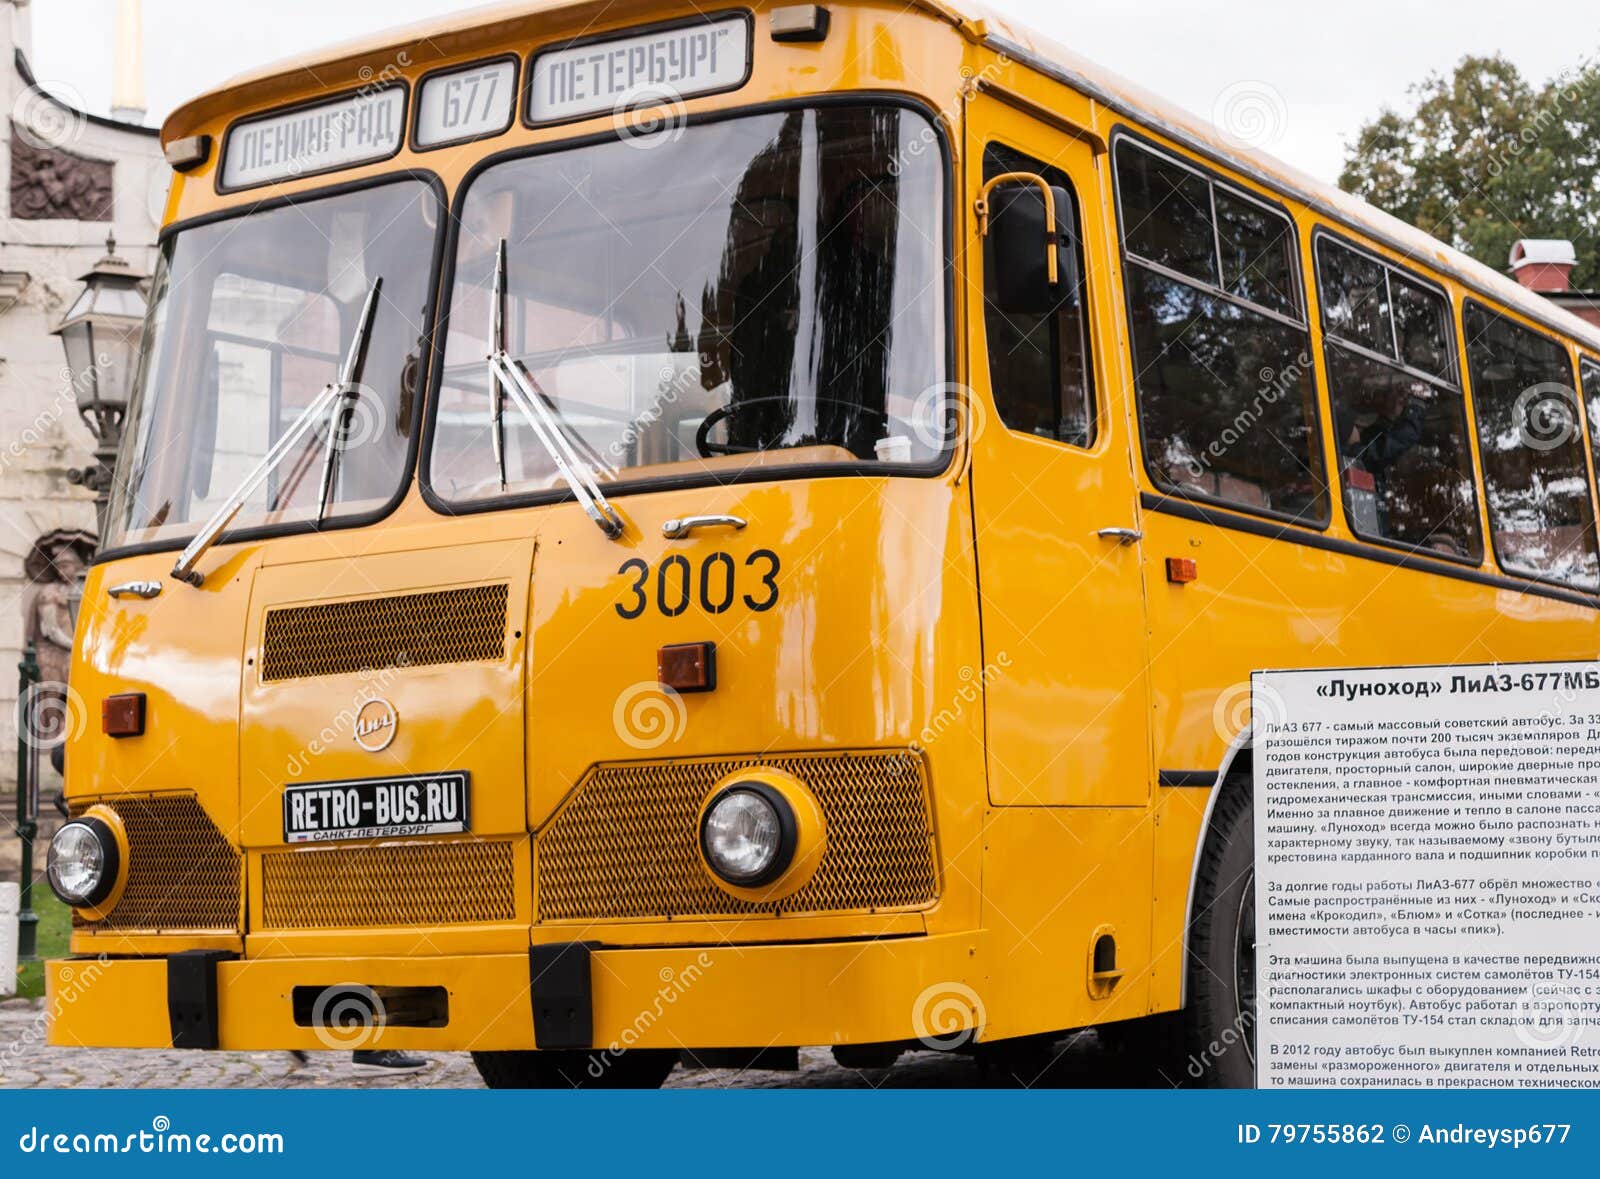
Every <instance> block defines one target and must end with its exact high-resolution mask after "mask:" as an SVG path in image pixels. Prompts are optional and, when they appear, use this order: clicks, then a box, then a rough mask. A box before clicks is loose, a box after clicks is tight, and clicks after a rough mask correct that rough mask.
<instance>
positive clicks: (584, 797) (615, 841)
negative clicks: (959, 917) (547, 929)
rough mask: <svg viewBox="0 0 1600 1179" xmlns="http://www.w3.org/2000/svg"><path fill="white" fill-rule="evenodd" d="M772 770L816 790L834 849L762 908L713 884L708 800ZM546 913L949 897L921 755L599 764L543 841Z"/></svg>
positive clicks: (820, 907) (674, 913)
mask: <svg viewBox="0 0 1600 1179" xmlns="http://www.w3.org/2000/svg"><path fill="white" fill-rule="evenodd" d="M757 765H761V766H770V767H771V768H773V769H778V770H783V771H786V772H787V773H790V774H793V775H794V776H795V777H796V778H798V779H800V781H802V782H804V783H805V784H806V785H807V786H808V787H810V788H811V791H812V792H813V793H814V794H815V795H816V797H817V801H818V802H819V803H820V804H821V806H822V811H823V815H824V817H825V820H826V822H827V832H828V848H827V851H826V852H825V853H824V855H823V857H822V862H821V863H820V864H818V865H817V871H816V875H815V876H813V877H812V878H811V880H810V881H808V882H807V883H806V885H805V887H804V888H802V889H800V890H799V891H798V892H796V893H795V894H794V895H792V896H789V897H785V898H784V899H783V900H780V901H776V902H771V903H766V904H754V903H751V902H748V901H743V900H739V899H737V898H735V897H732V896H729V895H728V894H727V893H725V892H723V891H722V889H720V888H718V887H717V886H716V885H715V884H713V883H712V881H711V879H710V877H709V876H707V874H706V871H705V869H704V867H702V866H701V863H700V858H699V853H698V851H697V849H696V839H697V832H696V822H697V820H698V817H699V813H700V806H701V803H702V802H704V800H705V797H706V795H707V794H708V793H709V792H710V790H711V788H712V786H713V785H715V784H716V783H717V781H719V780H720V779H721V778H723V777H725V776H726V775H728V774H731V773H733V772H735V771H737V770H741V769H749V768H751V767H753V766H757ZM536 878H537V880H538V896H539V902H538V909H539V918H540V920H543V921H579V920H589V921H593V920H606V919H617V918H628V917H691V916H730V915H739V914H755V913H774V912H782V913H820V912H837V911H844V910H861V909H904V908H913V907H917V906H921V905H926V904H929V903H930V902H932V901H933V900H934V899H935V898H936V896H937V895H938V877H937V873H936V870H935V860H934V842H933V823H932V816H931V814H930V812H929V809H928V792H927V783H926V781H925V780H924V777H923V768H922V759H921V758H920V757H917V756H916V755H915V754H912V753H909V752H892V753H864V754H851V753H839V754H818V755H791V756H776V757H763V758H753V757H752V758H737V759H724V760H706V761H699V760H696V761H673V762H658V763H645V764H638V763H631V764H625V765H605V766H599V767H597V768H595V769H594V770H592V771H590V773H589V774H588V776H587V777H586V778H585V779H584V781H583V782H582V784H581V785H580V786H579V787H578V790H577V791H576V793H575V796H574V797H573V799H572V801H571V802H569V803H568V804H567V805H566V807H565V808H564V809H563V810H562V811H561V812H560V814H558V815H557V816H556V818H555V820H554V821H553V822H552V824H551V825H550V828H549V829H548V830H547V831H546V832H545V833H544V834H543V835H542V836H541V837H540V839H539V843H538V870H537V873H536Z"/></svg>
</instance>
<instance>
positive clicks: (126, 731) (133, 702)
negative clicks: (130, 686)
mask: <svg viewBox="0 0 1600 1179" xmlns="http://www.w3.org/2000/svg"><path fill="white" fill-rule="evenodd" d="M100 728H101V729H102V730H104V732H105V734H106V736H108V737H139V736H143V735H144V693H143V692H122V693H120V694H118V695H116V696H107V697H106V698H105V699H104V700H102V701H100Z"/></svg>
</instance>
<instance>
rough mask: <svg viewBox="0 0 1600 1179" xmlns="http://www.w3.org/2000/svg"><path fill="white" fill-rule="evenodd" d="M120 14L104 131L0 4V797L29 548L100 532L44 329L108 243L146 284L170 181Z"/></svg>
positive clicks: (17, 6)
mask: <svg viewBox="0 0 1600 1179" xmlns="http://www.w3.org/2000/svg"><path fill="white" fill-rule="evenodd" d="M119 2H120V4H121V5H122V7H121V8H120V9H119V13H118V16H119V20H118V22H117V29H115V30H114V29H112V28H110V27H106V28H103V29H95V28H87V29H85V30H83V36H85V37H86V38H87V37H99V36H104V37H106V38H108V39H110V38H112V37H114V36H115V37H117V45H118V54H117V62H118V64H117V77H116V90H117V98H116V102H115V107H116V114H117V116H118V117H117V118H107V117H101V116H98V115H91V114H89V113H87V112H85V111H82V110H79V109H77V108H76V106H74V105H73V104H72V102H71V95H72V94H73V93H75V92H74V90H73V88H72V80H71V79H70V78H60V79H52V78H50V77H37V78H36V76H35V73H34V69H33V66H32V63H31V60H30V48H31V43H30V17H31V12H30V9H29V4H28V0H0V175H4V176H5V177H6V185H5V188H4V190H3V192H0V791H4V790H6V789H8V788H9V786H10V784H11V782H12V781H13V780H14V778H15V768H16V756H15V741H16V733H15V698H16V688H17V671H16V669H17V662H18V658H19V655H20V652H21V645H22V635H23V630H24V619H25V617H26V616H27V614H28V613H29V612H30V611H31V609H32V605H33V598H34V595H35V593H36V591H37V582H38V581H39V580H40V577H41V570H40V562H39V556H38V549H37V546H36V542H37V541H38V540H39V539H40V538H41V537H44V536H48V535H50V534H52V533H56V532H57V531H58V530H59V531H60V532H61V533H63V534H64V535H67V536H70V535H72V534H76V533H82V534H92V532H93V530H94V528H95V514H94V506H93V496H92V495H91V494H90V493H89V492H88V491H86V490H84V489H83V488H82V487H79V486H75V485H74V484H73V483H71V482H69V479H68V475H69V472H71V471H74V470H76V469H81V468H83V467H85V466H87V465H89V464H90V463H91V461H92V459H93V454H92V451H93V448H94V442H95V440H94V436H93V435H92V434H91V432H90V431H89V430H88V429H87V428H86V427H85V426H84V424H83V422H82V421H81V420H80V419H79V416H78V412H77V408H76V404H75V401H74V397H73V390H72V384H71V381H70V380H69V379H68V377H67V375H66V372H65V354H64V353H63V351H62V347H61V341H60V340H59V339H58V338H57V337H56V336H53V335H51V334H50V333H51V329H52V328H54V327H55V326H56V324H57V323H58V322H59V321H60V319H61V317H62V314H63V313H64V312H65V311H66V309H67V308H68V307H69V306H70V305H71V304H72V302H73V300H74V299H75V298H76V296H77V295H78V293H79V292H80V291H81V290H82V289H83V285H82V283H81V282H80V281H79V279H80V277H81V276H82V275H83V274H84V273H85V272H86V271H88V270H90V269H91V268H92V267H93V266H94V265H95V263H96V261H97V260H98V259H100V258H101V257H102V256H103V255H104V254H105V253H106V242H107V238H108V237H114V238H115V240H116V252H117V254H118V255H119V256H121V257H123V258H126V259H127V260H128V261H129V262H130V263H131V264H132V265H133V266H136V267H138V268H140V269H141V270H142V271H144V272H146V273H148V271H149V270H150V268H151V266H152V265H153V263H154V261H155V242H156V234H157V230H158V228H159V226H160V220H161V210H162V206H163V204H164V202H165V199H166V191H167V184H168V179H169V177H170V172H169V170H168V169H167V166H166V164H165V162H164V161H163V159H162V156H161V146H160V142H159V140H158V139H157V137H156V129H155V128H153V127H144V126H141V125H138V123H137V121H136V120H138V119H141V118H142V117H143V116H142V111H140V110H139V108H140V107H142V105H143V97H142V92H143V84H142V77H141V66H140V62H139V56H140V52H139V44H138V27H139V25H138V22H139V16H140V13H139V8H138V0H119ZM56 68H59V67H56ZM52 90H53V91H54V93H52ZM84 539H86V537H85V538H84ZM52 575H53V574H52V571H51V570H49V569H45V570H44V571H43V572H42V577H44V578H48V577H50V576H52ZM84 719H85V720H87V719H88V718H84Z"/></svg>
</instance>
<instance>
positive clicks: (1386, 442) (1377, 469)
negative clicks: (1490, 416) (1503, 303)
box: [1316, 234, 1483, 564]
mask: <svg viewBox="0 0 1600 1179" xmlns="http://www.w3.org/2000/svg"><path fill="white" fill-rule="evenodd" d="M1316 253H1317V284H1318V285H1317V290H1318V291H1319V292H1320V294H1321V296H1322V315H1323V348H1324V351H1325V354H1326V356H1327V362H1328V397H1329V400H1330V401H1331V403H1332V406H1333V428H1334V435H1335V437H1336V438H1337V440H1338V447H1339V450H1338V458H1339V473H1340V478H1341V479H1342V481H1343V484H1344V504H1345V516H1346V518H1347V519H1348V520H1349V522H1350V528H1351V530H1352V531H1353V532H1355V534H1356V535H1357V536H1360V537H1362V538H1363V539H1365V540H1374V541H1378V542H1379V543H1384V544H1397V545H1404V546H1407V547H1410V548H1417V549H1423V550H1426V551H1429V552H1436V553H1442V554H1444V555H1445V556H1449V557H1457V558H1460V559H1462V560H1468V561H1471V562H1473V563H1474V564H1476V563H1477V562H1479V561H1481V560H1482V559H1483V536H1482V532H1481V529H1480V528H1479V526H1478V488H1477V483H1476V481H1475V480H1474V478H1473V473H1472V452H1471V448H1470V446H1469V445H1468V443H1467V409H1466V401H1465V398H1464V397H1463V396H1462V394H1461V383H1460V380H1459V379H1458V378H1457V376H1456V365H1455V363H1454V360H1453V357H1454V354H1455V347H1454V333H1453V332H1452V331H1451V327H1450V319H1451V316H1450V303H1449V300H1448V299H1446V297H1445V296H1444V295H1443V294H1442V293H1441V292H1439V291H1438V290H1435V289H1432V288H1429V287H1426V286H1423V285H1422V284H1421V283H1419V282H1416V281H1414V280H1412V279H1410V278H1408V277H1407V276H1406V274H1405V272H1403V271H1401V270H1399V269H1398V268H1396V267H1394V266H1391V265H1389V264H1388V263H1387V262H1384V261H1382V260H1380V259H1378V258H1377V257H1374V256H1372V255H1370V254H1367V253H1365V252H1363V251H1360V250H1357V249H1354V248H1352V247H1350V246H1347V245H1344V244H1343V243H1341V242H1338V241H1335V240H1334V239H1333V238H1330V237H1328V236H1326V235H1323V234H1319V235H1318V236H1317V240H1316Z"/></svg>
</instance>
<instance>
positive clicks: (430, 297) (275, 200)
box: [90, 168, 448, 565]
mask: <svg viewBox="0 0 1600 1179" xmlns="http://www.w3.org/2000/svg"><path fill="white" fill-rule="evenodd" d="M415 180H420V181H422V182H423V183H424V184H425V185H426V186H427V187H428V189H429V190H430V191H431V192H432V193H433V196H434V198H435V200H436V202H437V213H438V220H439V222H440V223H439V224H438V225H436V226H435V228H434V231H433V256H432V262H431V270H430V273H431V274H432V275H433V281H432V282H430V283H429V284H428V288H427V304H426V305H425V307H424V309H423V319H422V322H423V338H422V341H421V355H422V367H423V369H424V370H428V369H431V367H432V364H433V351H434V348H433V341H434V337H435V335H436V333H437V330H438V326H437V316H438V311H439V291H440V290H441V288H440V285H439V281H438V277H439V272H440V270H439V268H440V266H441V265H442V264H443V261H444V247H445V239H446V237H447V236H448V235H447V234H446V231H445V226H444V224H443V220H444V218H445V216H446V215H447V209H448V205H447V199H446V192H445V186H444V181H443V180H441V179H440V178H439V176H438V175H437V174H436V173H434V172H430V171H428V170H426V169H421V168H413V169H407V170H405V171H402V172H388V173H385V174H383V175H382V176H368V177H363V178H362V179H360V180H347V181H344V182H343V183H340V184H331V185H325V186H323V187H321V188H315V189H310V190H308V191H306V192H296V193H289V194H286V195H282V196H274V197H267V198H265V199H262V200H258V201H251V202H249V203H246V204H241V205H238V206H236V207H234V208H229V209H219V210H217V211H215V212H211V213H203V214H201V215H200V216H198V217H190V218H188V219H186V220H183V221H174V222H172V223H171V224H170V225H167V226H165V227H164V228H163V229H162V230H161V233H160V235H159V236H158V237H157V239H156V245H157V247H158V248H160V249H163V250H164V249H166V247H167V243H168V242H169V241H170V240H171V239H172V238H174V237H176V236H177V235H178V234H180V233H182V232H184V231H185V230H188V229H198V228H201V227H202V226H206V225H215V224H216V223H217V222H219V221H229V220H232V219H234V218H237V217H247V216H249V215H250V214H252V213H266V212H270V211H272V210H273V209H279V208H283V207H284V206H287V205H297V204H306V203H307V202H310V201H316V200H322V199H325V198H328V197H337V196H343V195H344V194H346V193H351V192H360V191H363V190H365V189H369V188H378V187H381V186H382V185H385V184H401V183H405V182H407V181H415ZM427 387H428V381H427V379H426V378H424V379H422V380H421V381H419V383H418V396H417V398H416V400H417V405H416V407H415V408H414V409H413V410H412V421H411V429H410V431H409V434H408V437H407V439H406V457H405V461H404V464H403V466H402V468H401V471H400V480H399V483H398V485H397V486H396V488H395V492H394V495H392V496H391V497H390V498H389V499H388V501H387V502H385V503H383V504H380V505H379V506H378V507H376V508H374V509H372V510H371V511H368V512H359V513H355V514H351V515H344V516H332V517H330V518H328V519H327V520H324V521H323V522H322V524H321V525H320V526H319V525H318V524H317V522H316V521H315V520H294V521H289V522H286V523H282V524H259V525H253V526H247V527H244V528H237V529H234V528H230V529H228V530H227V531H226V532H224V533H223V534H222V535H221V536H220V537H218V538H217V543H216V544H215V545H214V546H213V551H215V550H217V549H223V548H226V547H227V546H229V545H233V544H239V543H243V542H247V541H258V540H268V539H271V538H273V537H279V536H299V535H305V534H314V533H318V532H333V531H336V530H340V529H346V528H365V527H367V526H368V525H370V524H376V523H377V522H378V521H379V520H382V519H384V518H385V517H386V516H389V515H391V514H392V513H393V512H394V511H395V509H397V508H398V507H399V506H400V505H401V504H402V503H403V502H404V501H405V498H406V495H407V494H408V493H409V492H410V490H411V480H412V473H413V472H414V471H415V470H416V460H417V452H418V447H419V446H420V444H421V437H422V434H423V431H422V430H421V429H419V428H418V427H419V425H420V424H421V423H422V421H423V417H424V414H425V412H426V397H425V396H424V393H425V390H426V389H427ZM131 437H132V435H131V434H130V435H128V439H131ZM125 444H126V440H125ZM118 464H119V466H120V464H121V456H120V455H119V456H118ZM203 523H204V521H200V522H197V523H196V524H195V526H194V529H193V531H191V532H189V533H188V534H186V535H184V536H180V537H175V538H172V539H163V540H151V541H142V542H138V543H135V544H127V545H118V546H117V547H116V548H109V549H103V550H101V551H99V552H97V553H96V554H95V555H94V559H93V560H92V561H91V562H90V564H91V565H101V564H105V563H106V562H108V561H116V560H120V559H122V558H124V557H137V556H142V555H144V554H147V553H162V552H177V551H180V550H181V549H183V547H184V546H185V545H187V544H188V543H189V542H190V541H191V540H193V539H194V536H195V534H196V533H198V532H199V530H200V527H201V525H202V524H203Z"/></svg>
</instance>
